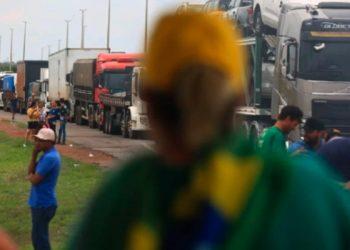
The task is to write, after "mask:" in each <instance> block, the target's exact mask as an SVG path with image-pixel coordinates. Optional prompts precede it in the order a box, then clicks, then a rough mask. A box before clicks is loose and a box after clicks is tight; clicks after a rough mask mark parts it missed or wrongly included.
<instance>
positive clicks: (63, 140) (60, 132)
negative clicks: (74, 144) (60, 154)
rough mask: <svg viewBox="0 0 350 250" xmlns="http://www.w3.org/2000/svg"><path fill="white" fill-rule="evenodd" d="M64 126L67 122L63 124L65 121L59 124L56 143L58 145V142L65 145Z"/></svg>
mask: <svg viewBox="0 0 350 250" xmlns="http://www.w3.org/2000/svg"><path fill="white" fill-rule="evenodd" d="M66 124H67V122H65V121H61V122H60V129H59V131H58V142H59V143H60V142H63V143H66ZM62 137H63V138H62Z"/></svg>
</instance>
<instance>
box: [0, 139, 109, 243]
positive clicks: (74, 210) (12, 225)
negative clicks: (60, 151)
mask: <svg viewBox="0 0 350 250" xmlns="http://www.w3.org/2000/svg"><path fill="white" fill-rule="evenodd" d="M22 143H23V140H22V139H13V138H10V137H8V136H7V135H5V134H4V133H2V132H0V227H2V228H4V229H5V230H6V231H8V232H9V233H10V234H11V236H12V237H13V238H14V240H15V241H16V242H17V243H18V244H19V246H20V249H32V247H31V238H30V232H31V216H30V209H29V207H28V205H27V199H28V194H29V190H30V183H28V181H26V180H25V176H26V173H27V166H28V163H29V160H30V156H31V152H32V146H28V147H27V148H23V147H22ZM77 164H79V165H77ZM102 175H103V172H102V170H101V169H99V168H98V167H96V166H94V165H88V164H83V163H79V162H76V161H74V160H72V159H68V158H65V157H63V164H62V169H61V174H60V177H59V180H58V184H57V197H58V202H59V206H58V210H57V213H56V216H55V217H54V219H53V220H52V222H51V223H50V238H51V244H52V247H53V249H63V247H64V246H65V244H66V242H67V239H68V237H69V235H70V231H71V230H70V229H71V226H72V224H74V222H76V220H77V218H78V217H79V216H80V215H81V213H82V211H83V210H84V206H85V205H86V202H87V200H88V197H90V196H91V194H92V193H93V192H94V190H95V189H96V186H98V183H99V182H100V180H101V178H102Z"/></svg>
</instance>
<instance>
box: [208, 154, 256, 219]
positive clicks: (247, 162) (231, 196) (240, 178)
mask: <svg viewBox="0 0 350 250" xmlns="http://www.w3.org/2000/svg"><path fill="white" fill-rule="evenodd" d="M261 169H262V164H261V163H260V162H259V161H258V159H255V158H251V159H244V160H241V159H239V158H234V157H232V155H231V154H229V153H220V154H218V155H216V156H215V157H214V158H213V161H212V163H211V165H210V170H209V173H210V178H211V181H210V186H209V189H210V190H209V196H210V200H211V201H212V202H213V204H214V206H215V207H216V208H218V209H219V210H220V211H221V212H222V213H223V214H224V215H225V216H226V217H228V218H238V217H239V215H240V214H241V212H242V210H243V209H244V207H245V205H246V203H247V201H248V199H249V194H250V193H251V192H252V190H253V188H254V184H255V182H256V179H257V177H258V175H259V173H260V172H261Z"/></svg>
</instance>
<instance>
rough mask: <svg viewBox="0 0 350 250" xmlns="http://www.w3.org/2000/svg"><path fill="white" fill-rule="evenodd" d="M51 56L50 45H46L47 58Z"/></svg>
mask: <svg viewBox="0 0 350 250" xmlns="http://www.w3.org/2000/svg"><path fill="white" fill-rule="evenodd" d="M50 54H51V45H47V58H49V57H50Z"/></svg>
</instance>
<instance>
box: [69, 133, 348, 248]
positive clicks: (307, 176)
mask: <svg viewBox="0 0 350 250" xmlns="http://www.w3.org/2000/svg"><path fill="white" fill-rule="evenodd" d="M249 145H250V144H249V143H245V142H244V141H240V140H239V139H237V138H234V139H233V138H227V140H226V141H225V143H224V146H223V145H222V144H220V143H217V144H216V145H215V147H214V148H212V149H207V150H206V151H205V154H204V155H201V157H200V159H201V160H200V161H198V162H200V163H202V164H199V165H198V164H191V165H190V166H182V167H179V166H168V165H166V164H164V163H163V162H162V161H161V159H160V158H159V157H157V156H156V155H148V156H143V157H139V158H137V159H135V160H133V161H131V162H130V163H128V164H126V165H125V166H124V167H123V168H122V170H119V171H115V172H111V173H108V174H107V176H108V177H107V179H106V181H105V183H104V184H103V185H102V187H101V188H100V190H99V191H98V192H97V194H96V195H95V197H94V198H93V200H92V201H91V203H90V206H89V208H88V210H87V212H86V213H85V215H84V217H83V218H82V221H81V223H80V224H79V225H78V227H77V228H75V229H74V234H73V237H72V238H71V240H70V242H69V246H68V249H72V250H73V249H84V250H85V249H86V250H89V249H126V244H127V239H128V232H129V231H130V228H131V227H132V226H133V225H134V224H135V223H138V222H140V221H143V222H146V224H147V225H149V226H151V227H152V229H153V230H154V232H156V235H158V236H159V237H160V238H162V234H163V233H164V232H163V229H164V226H166V225H167V224H169V223H170V221H171V222H173V221H172V220H171V219H170V218H169V215H168V213H167V211H169V208H170V206H171V204H172V202H173V200H174V199H175V197H177V194H178V192H179V191H180V190H183V188H184V187H185V186H186V185H187V184H188V183H189V182H190V180H191V178H192V173H193V171H194V170H195V169H196V166H203V163H204V162H206V159H208V158H210V157H209V155H211V154H212V152H215V151H217V150H221V149H222V148H225V149H226V150H229V151H230V152H231V153H232V154H234V155H238V156H239V157H247V156H254V157H257V158H258V159H260V160H261V161H262V163H263V170H262V173H261V175H260V177H259V178H258V180H257V181H256V183H255V186H254V190H253V192H251V194H250V195H249V199H248V202H247V205H246V206H245V209H244V211H243V212H242V214H241V216H240V217H239V218H238V219H232V220H231V221H229V224H228V228H227V230H226V231H225V233H224V235H223V238H222V241H221V242H220V243H219V244H218V245H217V246H216V247H215V248H210V249H238V250H241V249H242V250H243V249H281V250H282V249H287V250H288V249H291V250H292V249H293V250H294V249H315V250H316V249H317V250H338V249H350V237H349V235H350V193H349V192H348V191H345V190H343V189H342V188H341V187H340V185H338V184H337V183H335V182H333V181H332V180H331V179H330V175H331V174H330V173H329V172H327V170H326V169H325V168H324V167H323V166H322V164H320V163H319V162H316V161H314V160H313V159H305V158H301V157H295V158H293V159H290V158H288V157H287V156H286V155H285V154H281V155H279V154H278V153H274V154H268V155H264V153H262V154H261V153H259V152H254V149H253V147H252V146H249ZM198 162H196V163H198ZM242 167H244V166H242ZM227 199H230V197H227Z"/></svg>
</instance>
